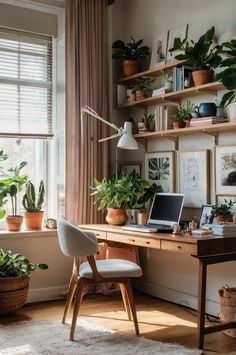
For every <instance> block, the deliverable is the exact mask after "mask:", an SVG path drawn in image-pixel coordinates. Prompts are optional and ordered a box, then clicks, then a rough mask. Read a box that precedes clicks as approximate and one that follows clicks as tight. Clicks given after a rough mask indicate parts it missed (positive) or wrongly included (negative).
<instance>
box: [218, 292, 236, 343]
mask: <svg viewBox="0 0 236 355" xmlns="http://www.w3.org/2000/svg"><path fill="white" fill-rule="evenodd" d="M219 295H220V305H221V310H220V319H221V321H222V322H235V321H236V288H233V287H231V288H230V287H223V288H222V289H220V290H219ZM224 333H225V334H227V335H229V336H230V337H232V338H236V329H227V330H224Z"/></svg>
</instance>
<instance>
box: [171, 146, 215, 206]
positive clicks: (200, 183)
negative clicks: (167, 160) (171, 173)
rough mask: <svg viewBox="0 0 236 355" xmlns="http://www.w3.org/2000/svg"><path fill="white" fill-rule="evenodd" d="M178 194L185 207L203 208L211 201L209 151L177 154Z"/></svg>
mask: <svg viewBox="0 0 236 355" xmlns="http://www.w3.org/2000/svg"><path fill="white" fill-rule="evenodd" d="M177 167H178V168H177V170H178V184H177V186H178V192H180V193H183V194H184V195H185V198H184V206H185V207H198V208H199V207H201V206H202V205H203V204H206V203H208V202H209V201H208V200H209V151H208V150H203V151H193V152H180V151H179V152H178V153H177Z"/></svg>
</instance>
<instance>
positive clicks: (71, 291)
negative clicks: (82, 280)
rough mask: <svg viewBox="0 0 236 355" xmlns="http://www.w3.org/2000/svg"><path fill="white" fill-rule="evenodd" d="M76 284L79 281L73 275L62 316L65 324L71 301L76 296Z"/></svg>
mask: <svg viewBox="0 0 236 355" xmlns="http://www.w3.org/2000/svg"><path fill="white" fill-rule="evenodd" d="M76 285H77V281H75V278H74V276H73V275H72V277H71V280H70V285H69V288H68V293H67V296H66V304H65V310H64V314H63V317H62V323H63V324H65V322H66V317H67V314H68V312H69V311H70V307H71V303H72V301H73V297H74V294H75V290H76Z"/></svg>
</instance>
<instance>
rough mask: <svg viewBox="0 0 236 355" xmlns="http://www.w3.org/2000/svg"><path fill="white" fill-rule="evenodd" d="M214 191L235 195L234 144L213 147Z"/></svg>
mask: <svg viewBox="0 0 236 355" xmlns="http://www.w3.org/2000/svg"><path fill="white" fill-rule="evenodd" d="M215 177H216V193H217V194H222V195H236V187H235V186H236V145H232V146H216V147H215Z"/></svg>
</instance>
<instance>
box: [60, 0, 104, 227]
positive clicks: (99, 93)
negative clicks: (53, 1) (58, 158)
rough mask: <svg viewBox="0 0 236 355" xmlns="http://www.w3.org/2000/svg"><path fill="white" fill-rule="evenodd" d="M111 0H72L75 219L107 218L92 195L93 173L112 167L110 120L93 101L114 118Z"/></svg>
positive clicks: (69, 203)
mask: <svg viewBox="0 0 236 355" xmlns="http://www.w3.org/2000/svg"><path fill="white" fill-rule="evenodd" d="M107 73H108V58H107V4H106V1H105V0H67V1H66V86H67V89H66V196H65V207H66V218H67V219H68V220H69V221H70V222H71V223H73V224H82V223H101V222H102V221H103V215H102V214H101V213H98V212H97V207H96V206H94V205H93V200H92V198H91V197H90V195H89V194H90V189H89V187H90V186H91V185H93V179H94V178H98V179H102V178H103V177H106V176H107V171H108V145H107V143H97V140H98V139H99V138H102V137H105V136H107V135H108V128H107V127H108V126H107V125H105V124H104V123H102V122H100V121H98V120H97V119H95V118H93V117H92V116H88V115H85V117H84V119H82V117H81V113H80V110H81V107H83V106H85V105H88V106H90V107H91V108H92V109H93V110H95V111H96V112H97V113H98V114H99V115H100V116H102V117H104V118H106V119H107V118H108V78H107Z"/></svg>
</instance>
